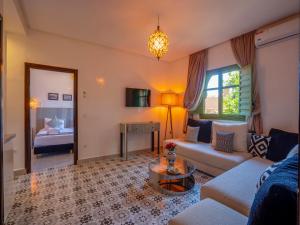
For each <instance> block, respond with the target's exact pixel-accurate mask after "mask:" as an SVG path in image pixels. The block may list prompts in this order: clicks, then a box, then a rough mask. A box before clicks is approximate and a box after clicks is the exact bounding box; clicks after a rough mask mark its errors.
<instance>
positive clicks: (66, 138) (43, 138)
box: [34, 128, 74, 147]
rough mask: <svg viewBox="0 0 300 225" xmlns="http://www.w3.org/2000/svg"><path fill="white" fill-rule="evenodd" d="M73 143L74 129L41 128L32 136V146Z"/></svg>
mask: <svg viewBox="0 0 300 225" xmlns="http://www.w3.org/2000/svg"><path fill="white" fill-rule="evenodd" d="M72 143H74V129H73V128H63V129H55V130H54V129H49V128H44V129H41V130H40V131H39V132H38V133H37V134H36V136H35V138H34V147H43V146H51V145H63V144H72Z"/></svg>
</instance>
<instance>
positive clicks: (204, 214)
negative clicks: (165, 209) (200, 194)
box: [169, 199, 247, 225]
mask: <svg viewBox="0 0 300 225" xmlns="http://www.w3.org/2000/svg"><path fill="white" fill-rule="evenodd" d="M246 223H247V217H245V216H244V215H242V214H240V213H238V212H236V211H234V210H232V209H230V208H228V207H226V206H225V205H222V204H220V203H219V202H216V201H214V200H213V199H205V200H203V201H200V202H199V203H197V204H195V205H193V206H191V207H189V208H187V209H186V210H184V211H183V212H181V213H179V214H178V215H176V216H175V217H174V218H172V219H171V220H170V221H169V225H217V224H230V225H241V224H246Z"/></svg>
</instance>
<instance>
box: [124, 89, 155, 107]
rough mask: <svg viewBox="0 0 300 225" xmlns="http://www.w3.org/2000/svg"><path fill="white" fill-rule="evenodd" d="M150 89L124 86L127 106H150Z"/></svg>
mask: <svg viewBox="0 0 300 225" xmlns="http://www.w3.org/2000/svg"><path fill="white" fill-rule="evenodd" d="M150 101H151V91H150V90H149V89H137V88H126V106H127V107H150V104H151V103H150Z"/></svg>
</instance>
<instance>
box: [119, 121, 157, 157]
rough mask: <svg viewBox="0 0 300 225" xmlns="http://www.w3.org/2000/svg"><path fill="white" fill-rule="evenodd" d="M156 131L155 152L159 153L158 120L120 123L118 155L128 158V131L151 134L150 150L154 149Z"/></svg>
mask: <svg viewBox="0 0 300 225" xmlns="http://www.w3.org/2000/svg"><path fill="white" fill-rule="evenodd" d="M155 132H156V133H157V153H158V154H159V147H160V143H159V142H160V141H159V135H160V123H159V122H135V123H121V124H120V156H121V157H124V158H125V160H127V159H128V134H129V133H149V134H151V151H154V133H155Z"/></svg>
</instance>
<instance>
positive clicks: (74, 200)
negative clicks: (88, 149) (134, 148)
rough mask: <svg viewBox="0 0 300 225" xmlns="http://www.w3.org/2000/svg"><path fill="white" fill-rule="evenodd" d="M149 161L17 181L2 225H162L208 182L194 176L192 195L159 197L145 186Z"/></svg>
mask: <svg viewBox="0 0 300 225" xmlns="http://www.w3.org/2000/svg"><path fill="white" fill-rule="evenodd" d="M151 160H154V157H153V155H152V154H151V153H137V154H135V155H134V156H132V157H131V159H130V160H128V161H121V159H120V158H116V157H115V158H110V159H104V160H101V161H96V162H89V163H85V164H82V165H77V166H68V167H64V168H55V169H53V168H52V169H47V170H45V171H43V172H35V173H32V174H29V175H25V176H22V177H20V178H18V179H17V180H16V198H15V202H14V205H13V208H12V210H11V211H10V213H9V215H8V218H7V221H6V225H16V224H17V225H23V224H24V225H25V224H26V225H76V224H85V225H96V224H104V225H111V224H124V225H131V224H159V225H161V224H167V222H168V221H169V219H170V218H172V217H173V216H175V215H176V214H177V213H179V212H181V211H183V210H184V209H186V208H187V207H189V206H191V205H193V204H195V203H196V202H198V201H199V189H200V185H201V184H203V183H205V182H207V181H208V180H209V179H211V177H210V176H208V175H206V174H203V173H201V172H199V171H196V172H195V174H194V176H195V179H196V182H197V185H195V187H194V189H193V190H192V191H191V192H189V193H187V194H185V195H182V196H168V195H164V194H161V193H160V192H158V191H156V190H154V189H153V188H152V187H151V186H150V185H149V184H148V163H149V162H150V161H151Z"/></svg>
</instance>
